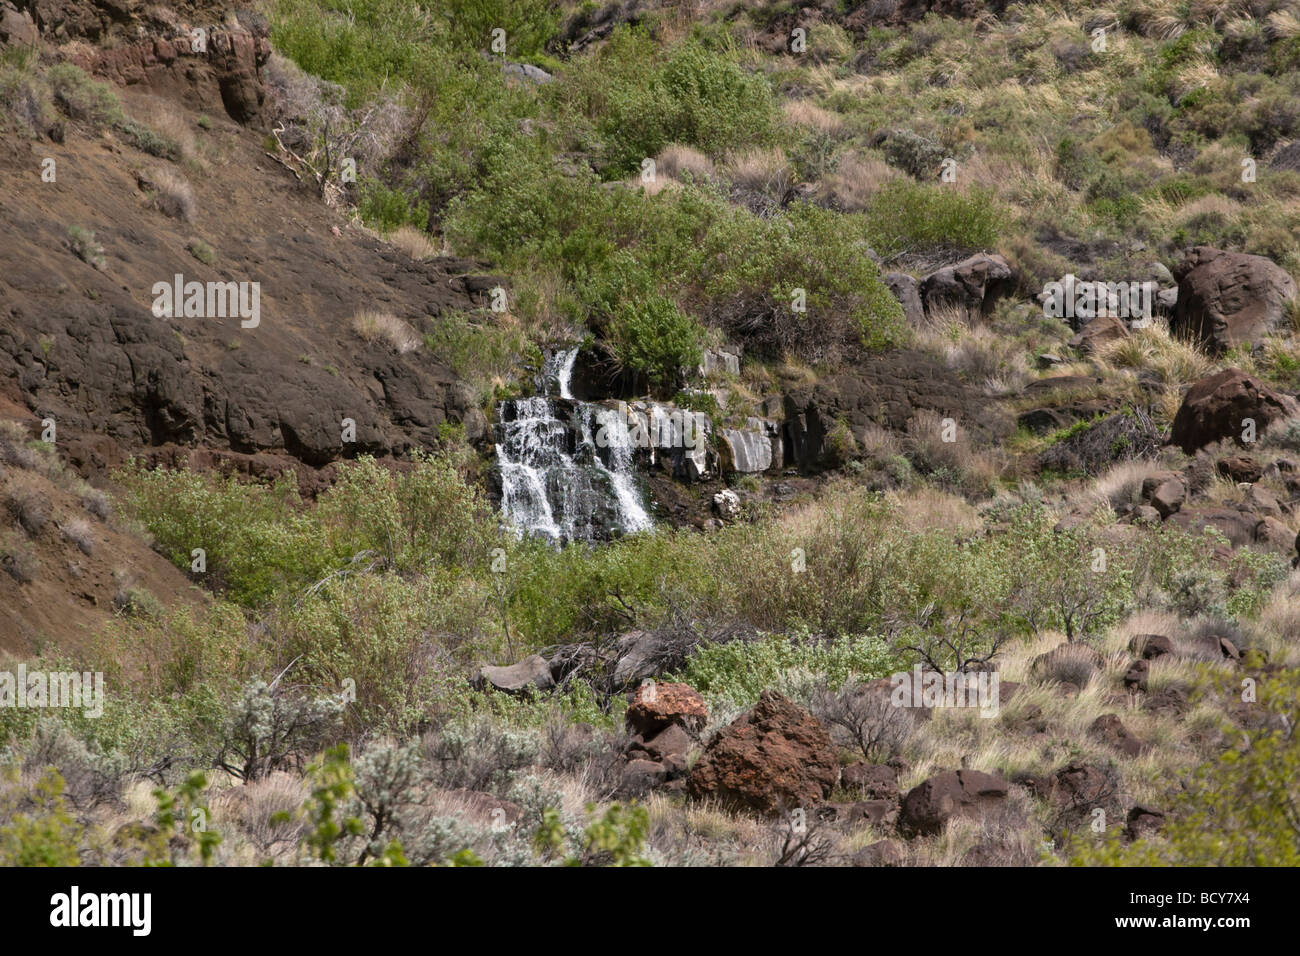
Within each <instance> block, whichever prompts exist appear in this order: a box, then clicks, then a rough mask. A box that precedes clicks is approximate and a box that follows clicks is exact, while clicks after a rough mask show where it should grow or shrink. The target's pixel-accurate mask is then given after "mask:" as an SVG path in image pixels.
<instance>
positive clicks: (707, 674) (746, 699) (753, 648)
mask: <svg viewBox="0 0 1300 956" xmlns="http://www.w3.org/2000/svg"><path fill="white" fill-rule="evenodd" d="M905 660H906V659H905V658H903V657H901V656H900V655H898V654H897V653H896V652H895V651H893V650H891V648H890V647H889V644H888V643H887V642H886V641H884V640H883V639H881V638H879V637H875V636H872V635H866V634H850V635H845V636H843V637H839V638H836V639H833V640H817V639H815V638H813V637H810V636H803V637H795V638H791V637H787V636H784V635H776V634H773V635H767V636H765V637H762V638H759V639H758V640H754V641H731V642H728V643H726V644H706V645H704V646H701V647H699V648H696V650H695V651H694V652H693V653H692V654H691V656H690V658H689V659H688V660H687V662H686V667H685V669H684V670H683V672H682V673H681V675H680V676H679V678H675V679H680V680H682V681H685V682H686V683H687V684H690V685H691V686H692V687H694V688H695V689H696V690H698V691H700V692H701V693H702V694H706V695H708V696H709V697H712V698H716V699H719V700H725V701H728V702H730V703H731V704H733V705H734V706H736V707H749V706H752V705H753V704H754V702H755V701H757V700H758V697H759V695H760V694H761V693H762V692H763V691H764V690H768V689H769V688H776V689H778V690H782V691H783V692H786V693H790V692H792V691H794V690H795V689H796V688H795V686H794V683H792V682H796V681H797V682H801V683H803V684H810V683H811V681H810V680H809V679H810V678H811V679H817V678H820V679H823V680H825V681H826V683H827V685H828V686H829V687H831V688H832V689H838V688H840V687H842V686H843V685H844V684H846V683H848V682H850V681H863V682H865V681H871V680H875V679H877V678H880V677H885V676H887V675H889V674H892V673H894V672H896V671H899V670H905V669H906V664H905Z"/></svg>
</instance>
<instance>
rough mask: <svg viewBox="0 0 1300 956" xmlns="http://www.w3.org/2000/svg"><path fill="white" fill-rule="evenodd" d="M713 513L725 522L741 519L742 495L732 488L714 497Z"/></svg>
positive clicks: (725, 489)
mask: <svg viewBox="0 0 1300 956" xmlns="http://www.w3.org/2000/svg"><path fill="white" fill-rule="evenodd" d="M713 513H714V514H716V515H717V516H718V517H719V518H721V519H722V520H723V521H734V520H735V519H736V518H738V517H740V495H738V494H736V493H735V492H734V491H732V490H731V489H730V488H724V489H722V490H721V491H719V492H718V493H717V494H716V495H714V496H713Z"/></svg>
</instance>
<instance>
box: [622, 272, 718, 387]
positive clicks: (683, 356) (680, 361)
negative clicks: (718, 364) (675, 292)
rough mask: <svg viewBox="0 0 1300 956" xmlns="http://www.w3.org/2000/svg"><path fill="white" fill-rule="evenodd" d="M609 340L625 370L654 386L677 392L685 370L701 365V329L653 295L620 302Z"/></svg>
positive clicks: (670, 304)
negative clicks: (638, 299) (637, 299)
mask: <svg viewBox="0 0 1300 956" xmlns="http://www.w3.org/2000/svg"><path fill="white" fill-rule="evenodd" d="M607 338H608V341H609V343H610V345H611V346H612V347H613V349H614V355H615V357H616V358H617V359H618V361H619V363H620V364H621V365H622V366H623V368H625V369H627V370H628V371H631V372H633V373H635V374H636V375H638V376H641V377H644V378H645V379H647V380H649V382H650V384H651V386H652V387H656V388H660V389H668V390H670V391H671V390H675V389H676V387H677V386H678V385H679V384H680V383H681V380H682V376H683V370H684V369H689V368H693V367H694V366H695V365H697V364H699V362H700V358H701V354H702V352H701V348H700V340H701V330H700V327H699V325H698V324H697V323H696V322H695V320H694V319H692V318H691V317H690V316H688V315H685V314H683V313H682V311H681V310H680V309H678V308H677V306H676V305H675V304H674V303H673V302H672V300H670V299H668V298H665V297H664V296H661V295H652V296H649V297H648V298H646V299H643V300H640V301H636V300H633V301H627V302H623V303H620V304H619V306H618V307H617V308H616V309H615V311H614V315H613V316H612V317H611V319H610V322H609V328H608V331H607Z"/></svg>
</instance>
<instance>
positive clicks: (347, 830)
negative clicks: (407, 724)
mask: <svg viewBox="0 0 1300 956" xmlns="http://www.w3.org/2000/svg"><path fill="white" fill-rule="evenodd" d="M312 773H313V774H314V783H313V785H312V791H311V798H310V799H309V800H308V801H307V804H306V811H307V818H308V821H309V822H310V824H311V831H310V832H309V833H308V834H307V837H306V839H305V840H304V844H305V845H306V847H307V848H308V850H309V851H310V852H311V853H312V854H313V855H314V856H315V857H316V858H317V859H319V860H320V861H321V862H322V863H337V862H339V859H338V851H339V843H340V842H341V841H342V840H344V839H345V838H347V837H349V836H354V837H356V836H361V835H362V834H363V833H364V832H365V825H364V824H363V823H362V821H361V818H360V817H357V816H353V815H347V814H346V813H345V808H346V806H347V804H348V801H349V799H350V798H351V796H352V794H353V792H354V790H355V787H354V785H353V775H352V764H351V762H350V761H349V759H348V745H347V744H339V745H338V746H337V747H333V748H331V749H330V750H327V751H326V752H325V755H324V758H323V759H322V761H321V763H320V764H319V765H318V766H316V767H314V768H312Z"/></svg>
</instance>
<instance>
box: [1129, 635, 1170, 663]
mask: <svg viewBox="0 0 1300 956" xmlns="http://www.w3.org/2000/svg"><path fill="white" fill-rule="evenodd" d="M1128 649H1129V650H1130V651H1132V652H1133V653H1134V654H1137V655H1138V656H1139V657H1141V658H1142V659H1143V660H1146V661H1153V660H1155V659H1156V658H1157V657H1164V656H1165V655H1166V654H1173V653H1175V648H1174V642H1173V641H1171V640H1170V639H1169V638H1167V637H1165V635H1163V634H1134V635H1133V638H1132V639H1131V640H1130V641H1129V642H1128Z"/></svg>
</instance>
